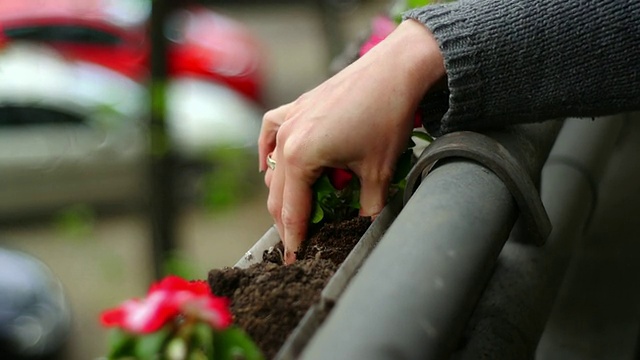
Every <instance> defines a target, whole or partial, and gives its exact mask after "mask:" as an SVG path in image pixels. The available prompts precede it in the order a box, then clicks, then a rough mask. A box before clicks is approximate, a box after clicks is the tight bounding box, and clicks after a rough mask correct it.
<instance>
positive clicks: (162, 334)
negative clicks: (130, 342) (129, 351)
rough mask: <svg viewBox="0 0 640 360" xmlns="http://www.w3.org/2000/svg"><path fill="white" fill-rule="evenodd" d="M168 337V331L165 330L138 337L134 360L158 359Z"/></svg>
mask: <svg viewBox="0 0 640 360" xmlns="http://www.w3.org/2000/svg"><path fill="white" fill-rule="evenodd" d="M168 336H169V330H168V329H166V328H163V329H162V330H160V331H157V332H154V333H151V334H148V335H144V336H140V337H139V338H138V342H137V343H136V346H135V355H136V359H140V360H151V359H159V358H160V354H161V353H162V348H163V346H164V343H165V341H166V340H167V337H168Z"/></svg>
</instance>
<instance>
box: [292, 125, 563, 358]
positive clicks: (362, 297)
mask: <svg viewBox="0 0 640 360" xmlns="http://www.w3.org/2000/svg"><path fill="white" fill-rule="evenodd" d="M560 125H561V123H560V122H548V123H545V124H534V125H523V126H518V127H513V128H510V129H508V130H506V131H505V132H502V133H494V134H493V136H492V137H493V138H495V139H497V140H499V142H500V143H501V144H502V145H504V146H505V147H506V148H507V149H508V150H509V151H510V152H511V153H512V154H513V155H514V157H516V158H517V159H518V160H520V163H521V164H523V167H524V168H525V169H527V170H528V172H529V174H530V175H531V176H532V177H534V178H537V176H538V175H537V174H539V173H540V170H541V168H542V165H543V164H544V162H545V160H546V158H547V155H548V153H549V150H550V148H551V146H552V144H553V142H554V139H555V136H556V135H557V133H558V130H559V128H560ZM517 214H518V212H517V206H516V203H515V200H514V198H513V196H512V194H511V192H510V191H509V189H508V188H507V186H505V184H504V183H503V182H502V180H501V179H500V178H499V177H498V176H496V174H494V173H493V172H491V171H489V170H487V169H486V168H485V167H483V166H482V165H480V164H478V163H476V162H473V161H468V160H464V159H457V160H447V161H444V163H442V164H441V165H440V166H439V167H438V168H436V169H435V170H433V171H432V172H431V173H430V174H429V175H428V176H427V177H426V178H424V179H423V181H422V183H421V184H420V186H419V187H418V189H417V190H416V192H415V193H414V194H413V196H412V197H411V200H410V201H409V202H408V203H407V204H406V205H405V208H404V209H403V210H402V211H401V212H400V214H399V215H398V217H397V218H396V220H395V221H394V223H393V224H392V225H391V227H390V228H389V230H388V231H387V233H386V234H385V235H384V237H383V238H382V239H381V240H380V243H379V244H378V246H377V247H376V249H375V250H374V251H373V252H372V253H371V255H370V257H369V258H368V259H367V261H366V262H365V264H364V265H363V267H362V269H361V270H360V272H359V274H358V275H357V276H356V277H355V278H354V279H353V280H352V282H351V284H350V285H349V287H348V288H347V289H346V291H345V292H344V293H343V295H342V297H341V298H340V300H339V302H338V303H337V305H336V307H335V308H334V309H333V310H332V312H331V314H330V315H329V317H328V319H327V320H326V321H325V323H324V324H323V326H322V327H321V328H320V330H319V331H318V333H317V334H316V336H315V337H314V338H313V339H312V340H311V342H310V344H309V345H308V347H307V348H306V350H305V351H304V352H303V354H302V358H304V359H372V360H375V359H398V358H401V359H402V358H406V359H435V358H442V357H446V356H448V355H449V354H451V352H452V351H453V350H454V347H455V345H456V344H457V340H458V338H459V336H460V334H461V333H462V331H463V330H464V328H465V326H466V323H467V321H468V318H469V316H470V315H471V313H472V311H473V308H474V305H475V304H476V302H477V300H478V298H479V297H480V295H481V293H482V291H483V289H484V286H485V284H486V282H487V280H488V279H489V277H490V275H491V272H492V270H493V268H494V263H495V261H496V259H497V257H498V255H499V254H500V251H501V249H502V247H503V245H504V243H505V241H506V240H507V238H508V237H509V233H510V232H511V229H512V227H513V224H514V223H515V221H516V218H517Z"/></svg>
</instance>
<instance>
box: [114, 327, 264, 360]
mask: <svg viewBox="0 0 640 360" xmlns="http://www.w3.org/2000/svg"><path fill="white" fill-rule="evenodd" d="M109 348H110V349H111V352H110V353H109V354H108V359H112V360H125V359H127V360H128V359H137V360H156V359H158V360H164V359H167V360H214V359H215V360H263V359H264V357H263V356H262V353H261V352H260V349H258V347H257V346H256V345H255V344H254V343H253V341H251V338H250V337H249V336H248V335H247V334H246V333H245V332H244V331H243V330H241V329H240V328H237V327H234V326H231V327H228V328H226V329H224V330H221V331H218V330H214V329H212V328H211V326H209V325H208V324H206V323H204V322H196V323H193V324H188V325H186V326H182V327H181V328H180V331H179V332H178V333H177V334H173V333H172V331H171V327H170V326H166V327H165V328H163V329H162V330H160V331H157V332H154V333H151V334H147V335H142V336H134V335H131V334H129V333H127V332H125V331H123V330H120V329H114V330H112V332H111V333H110V334H109Z"/></svg>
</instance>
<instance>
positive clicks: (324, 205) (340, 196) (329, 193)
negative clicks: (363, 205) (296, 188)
mask: <svg viewBox="0 0 640 360" xmlns="http://www.w3.org/2000/svg"><path fill="white" fill-rule="evenodd" d="M312 190H313V194H314V201H313V204H314V205H313V211H312V213H311V222H312V223H314V224H318V223H320V222H322V221H323V220H324V221H333V220H336V219H344V218H346V217H348V216H350V215H355V214H356V213H357V212H358V210H359V209H360V183H359V182H358V180H357V178H356V177H355V176H354V177H353V178H352V179H351V181H350V182H349V185H347V187H345V188H344V189H342V190H338V189H336V188H335V187H333V185H332V184H331V181H330V180H329V177H328V176H327V175H326V174H323V175H322V176H320V178H319V179H318V180H317V181H316V182H315V183H314V184H313V188H312Z"/></svg>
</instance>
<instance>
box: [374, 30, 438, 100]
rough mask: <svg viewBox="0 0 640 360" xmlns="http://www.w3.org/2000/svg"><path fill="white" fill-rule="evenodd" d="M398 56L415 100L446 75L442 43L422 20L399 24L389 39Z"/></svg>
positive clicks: (420, 97)
mask: <svg viewBox="0 0 640 360" xmlns="http://www.w3.org/2000/svg"><path fill="white" fill-rule="evenodd" d="M387 40H388V41H389V45H390V47H391V48H392V49H390V50H391V51H393V52H394V53H395V54H396V56H398V58H399V59H401V66H402V72H400V73H401V74H404V75H405V76H406V79H405V81H407V83H408V84H410V86H411V88H412V89H413V90H412V93H414V94H415V95H416V101H420V99H422V97H423V96H424V95H425V93H426V92H427V91H428V90H429V89H431V88H432V87H434V86H436V85H437V84H438V83H441V81H442V80H443V79H444V78H445V76H446V70H445V67H444V58H443V56H442V52H441V50H440V46H439V44H438V42H437V41H436V39H435V37H434V36H433V34H432V33H431V31H430V30H429V29H428V28H427V27H426V26H424V25H423V24H422V23H420V22H418V21H416V20H413V19H409V20H405V21H403V22H402V23H400V24H399V25H398V27H397V28H396V30H395V31H394V32H393V33H392V34H390V35H389V37H388V38H387Z"/></svg>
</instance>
